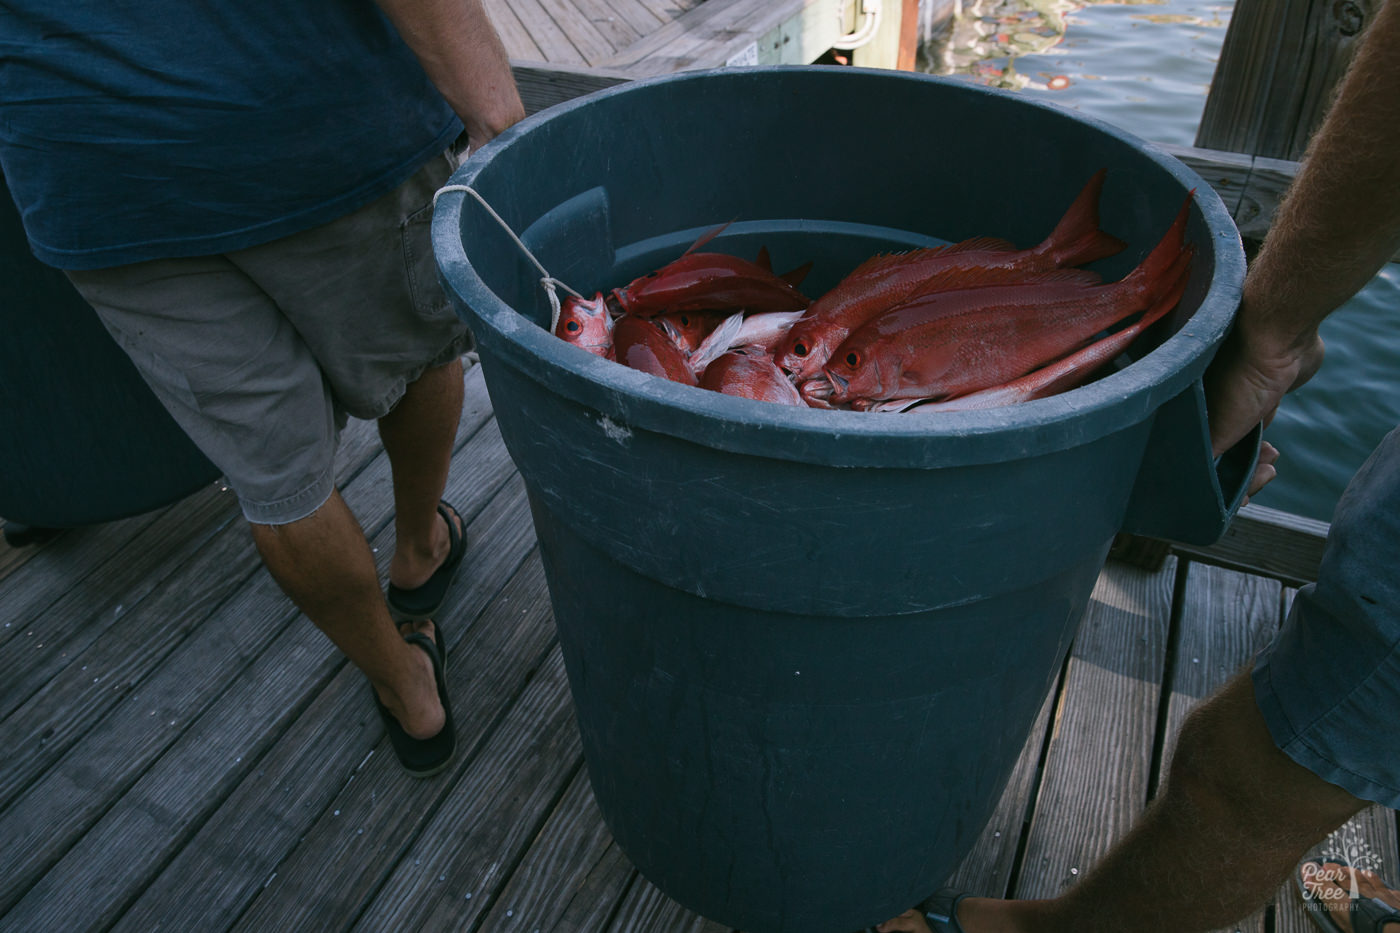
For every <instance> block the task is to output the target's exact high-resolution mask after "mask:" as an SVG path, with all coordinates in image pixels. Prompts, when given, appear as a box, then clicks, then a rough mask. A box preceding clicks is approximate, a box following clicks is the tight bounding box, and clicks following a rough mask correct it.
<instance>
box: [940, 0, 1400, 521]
mask: <svg viewBox="0 0 1400 933" xmlns="http://www.w3.org/2000/svg"><path fill="white" fill-rule="evenodd" d="M1231 10H1232V4H1231V2H1230V0H1149V2H1136V3H1133V2H1129V3H1123V2H1076V3H1070V2H1065V0H970V2H964V3H963V5H962V9H961V13H960V15H959V16H958V17H956V18H955V20H954V22H953V24H952V26H951V28H950V29H949V30H948V31H947V32H946V33H945V34H944V35H942V36H940V37H938V39H937V40H936V41H934V42H931V43H929V44H928V45H927V46H925V48H924V49H923V50H921V53H920V67H921V68H922V70H924V71H928V72H931V73H934V74H944V75H953V76H955V77H956V78H957V79H958V80H966V81H971V82H976V83H980V84H987V85H991V86H994V87H1002V88H1009V89H1013V90H1015V91H1017V92H1018V93H1022V94H1024V95H1025V96H1026V97H1027V98H1029V99H1032V100H1040V101H1045V102H1049V103H1053V104H1058V105H1060V106H1064V107H1068V108H1070V109H1072V110H1078V111H1080V112H1082V113H1084V114H1086V115H1088V116H1092V117H1095V118H1097V119H1100V120H1105V121H1107V122H1109V123H1112V124H1114V125H1116V126H1118V127H1121V128H1122V129H1124V130H1127V131H1128V132H1130V133H1133V134H1136V135H1137V136H1140V137H1142V138H1144V139H1147V140H1150V141H1152V142H1158V143H1170V144H1175V145H1184V146H1189V145H1192V144H1193V143H1194V142H1195V138H1196V128H1197V126H1198V125H1199V123H1200V119H1201V112H1202V110H1203V109H1204V107H1205V100H1206V95H1207V93H1208V92H1209V90H1210V82H1211V78H1212V76H1213V75H1214V73H1215V64H1216V61H1217V60H1218V59H1219V56H1220V46H1221V44H1222V43H1223V42H1224V39H1225V29H1226V26H1227V25H1228V23H1229V18H1230V13H1231ZM1322 336H1323V339H1324V340H1325V341H1326V342H1327V362H1326V364H1325V365H1324V366H1323V368H1322V371H1321V372H1320V373H1318V375H1317V376H1316V377H1314V379H1313V380H1312V382H1310V383H1308V385H1306V386H1304V387H1303V388H1302V389H1300V390H1299V391H1297V392H1294V393H1291V394H1290V395H1288V396H1287V397H1285V399H1284V403H1283V405H1282V406H1281V407H1280V409H1279V414H1278V417H1277V418H1276V419H1275V421H1274V422H1273V424H1271V425H1270V426H1269V429H1268V431H1267V432H1266V433H1265V435H1264V436H1265V437H1266V438H1267V439H1268V440H1269V441H1270V442H1271V443H1273V444H1274V445H1275V446H1276V447H1278V448H1279V449H1280V450H1281V451H1282V452H1283V456H1282V459H1281V460H1280V461H1279V477H1278V479H1276V480H1274V482H1273V483H1271V484H1270V485H1269V487H1268V488H1267V489H1265V490H1264V492H1263V493H1261V494H1260V495H1259V496H1258V497H1257V498H1256V500H1255V501H1256V502H1258V503H1259V504H1261V505H1267V506H1271V507H1273V508H1278V509H1284V510H1285V511H1289V512H1296V513H1298V514H1302V515H1308V516H1311V517H1314V518H1319V519H1323V520H1327V519H1329V518H1330V517H1331V514H1332V509H1333V507H1334V505H1335V504H1336V501H1337V498H1338V496H1340V494H1341V491H1342V489H1343V488H1344V487H1345V486H1346V483H1347V481H1348V480H1349V479H1350V478H1351V475H1352V474H1353V473H1354V472H1355V471H1356V468H1357V467H1359V466H1360V465H1361V463H1362V461H1363V460H1365V458H1366V457H1367V456H1368V455H1369V453H1370V451H1371V450H1372V449H1373V448H1374V447H1375V446H1376V444H1378V443H1379V442H1380V439H1381V438H1382V437H1384V436H1385V434H1386V433H1387V432H1388V431H1389V430H1390V429H1391V428H1393V427H1395V425H1396V424H1397V423H1400V265H1397V264H1395V263H1391V264H1390V266H1388V267H1387V269H1386V270H1384V271H1383V272H1382V273H1381V274H1380V275H1378V276H1377V277H1376V279H1375V280H1374V281H1373V282H1372V283H1371V284H1370V285H1369V286H1367V288H1366V289H1365V290H1364V291H1362V293H1361V294H1360V295H1358V296H1357V297H1356V298H1354V299H1353V300H1352V301H1350V302H1348V303H1347V304H1346V305H1345V306H1344V307H1343V308H1342V309H1341V310H1339V311H1337V312H1336V313H1335V314H1333V315H1332V316H1331V317H1330V318H1329V319H1328V320H1327V322H1326V323H1325V324H1324V325H1323V328H1322Z"/></svg>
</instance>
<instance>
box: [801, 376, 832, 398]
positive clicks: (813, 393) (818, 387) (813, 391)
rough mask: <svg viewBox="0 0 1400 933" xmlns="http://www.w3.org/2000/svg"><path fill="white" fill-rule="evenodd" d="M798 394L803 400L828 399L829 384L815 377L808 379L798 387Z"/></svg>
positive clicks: (829, 394)
mask: <svg viewBox="0 0 1400 933" xmlns="http://www.w3.org/2000/svg"><path fill="white" fill-rule="evenodd" d="M798 392H800V393H801V395H802V397H803V398H809V399H811V398H815V399H825V398H829V397H830V396H831V382H830V381H829V380H827V379H823V378H822V377H821V376H817V377H815V378H812V379H808V380H807V381H806V382H804V383H802V385H800V386H798Z"/></svg>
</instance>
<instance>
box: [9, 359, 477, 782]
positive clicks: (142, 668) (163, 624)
mask: <svg viewBox="0 0 1400 933" xmlns="http://www.w3.org/2000/svg"><path fill="white" fill-rule="evenodd" d="M467 385H468V386H469V391H468V392H467V398H468V399H470V403H468V404H464V406H463V408H464V415H463V421H462V428H463V430H464V431H475V430H476V429H477V428H479V427H480V425H481V424H482V423H483V422H484V421H485V417H486V413H487V412H488V411H489V409H485V410H484V409H483V406H484V405H485V404H486V403H487V400H486V398H485V385H484V382H483V380H482V379H481V378H480V374H479V372H477V373H475V374H474V375H472V377H471V378H470V379H469V380H468V382H467ZM359 424H361V425H363V427H361V428H358V429H356V430H354V431H353V432H349V440H348V442H347V444H346V445H345V446H343V447H342V449H341V451H340V457H339V459H338V463H339V464H340V469H339V475H340V476H341V477H343V478H344V480H345V482H346V483H347V485H346V496H347V502H349V504H350V505H351V508H352V509H353V508H356V507H357V504H358V502H359V501H360V490H361V489H362V488H367V487H369V486H374V485H376V484H377V485H378V486H379V487H380V488H381V489H382V488H386V487H384V483H385V482H386V481H387V463H385V462H384V460H383V455H382V451H380V448H379V447H378V444H377V441H376V440H375V439H374V438H375V436H376V435H375V432H374V429H373V426H372V425H364V423H363V422H360V423H359ZM376 456H378V458H379V460H380V464H379V467H378V469H377V470H376V469H367V468H366V466H365V464H366V463H368V462H370V461H373V460H374V459H375V457H376ZM503 468H504V467H503ZM357 481H358V482H357ZM387 495H389V494H381V495H378V496H377V497H375V498H377V499H378V500H379V501H380V502H381V507H380V508H379V509H378V510H377V512H374V513H372V514H370V516H369V517H370V518H371V519H373V521H372V524H371V527H372V528H373V527H382V526H383V525H384V524H386V523H387V522H388V510H387V508H385V507H382V503H384V502H388V501H390V499H389V498H386V496H387ZM186 505H187V506H190V507H191V508H193V507H194V506H195V505H197V503H192V502H189V501H188V500H187V503H186ZM225 505H227V506H228V508H229V509H231V510H232V511H234V512H236V507H235V506H233V505H232V504H230V503H225ZM359 511H360V512H361V514H362V517H364V512H365V509H364V508H362V507H361V508H359ZM172 514H174V515H175V516H176V519H175V523H176V524H177V525H178V515H179V513H178V512H175V513H172ZM160 529H161V526H160V525H159V524H156V525H153V526H151V528H150V529H148V530H149V532H150V533H152V534H158V533H160ZM138 540H139V539H138ZM187 546H188V548H189V553H187V554H185V555H183V556H182V557H181V560H183V561H184V563H183V564H182V566H181V568H180V574H181V576H180V578H179V579H180V580H183V581H184V582H183V584H181V583H179V582H176V581H174V580H172V582H171V583H170V585H167V586H163V587H161V588H159V589H157V590H155V591H153V592H152V593H151V594H150V595H149V598H147V599H145V600H144V601H137V602H136V603H135V604H134V605H132V606H130V607H128V608H127V609H126V610H125V611H124V612H123V613H122V614H121V615H120V618H117V619H113V620H112V621H111V623H110V624H104V625H98V624H97V623H96V620H89V621H88V622H87V623H86V624H87V625H88V626H90V627H91V628H92V629H94V630H96V631H94V632H93V634H92V636H91V637H92V640H91V642H90V643H89V644H88V645H86V646H85V647H84V649H83V650H82V651H81V653H77V654H76V656H75V657H74V658H72V659H71V663H69V664H68V665H67V666H66V667H64V668H63V669H62V670H60V671H58V672H57V673H53V674H51V675H50V679H49V680H48V681H47V682H46V683H44V684H43V686H42V688H41V689H39V690H38V691H37V692H36V693H35V694H34V695H33V696H32V697H30V698H29V699H28V700H27V701H26V702H25V703H24V704H23V705H22V706H21V707H20V708H18V709H17V710H14V711H13V712H12V713H11V714H10V715H8V716H7V717H6V718H5V719H4V721H3V722H0V741H8V742H13V743H15V744H14V745H12V746H11V747H13V748H16V749H21V750H22V751H21V752H20V753H19V754H15V755H10V756H6V757H5V758H4V759H0V807H4V806H7V805H8V804H9V803H10V802H11V801H12V800H13V799H14V797H15V796H16V795H17V794H18V793H19V792H20V791H21V790H22V789H23V788H25V787H26V786H27V785H28V784H29V783H30V782H31V781H33V780H36V779H37V778H38V776H39V775H41V774H42V773H43V772H44V770H45V769H46V768H48V767H51V766H52V765H53V764H54V763H55V762H57V761H58V760H60V758H61V757H62V756H63V755H64V754H65V753H66V752H67V750H68V748H69V747H70V746H71V745H73V744H74V743H75V742H77V741H79V740H80V739H81V738H82V737H83V736H84V735H85V734H86V733H87V731H88V730H89V729H91V728H93V727H94V726H95V725H96V724H97V723H99V722H101V721H103V720H105V718H106V717H107V716H108V714H109V712H110V711H111V709H112V707H113V705H114V704H115V703H117V702H118V701H119V700H121V698H122V697H123V696H125V695H126V694H127V693H129V692H131V691H132V690H135V689H138V688H139V686H140V685H141V684H142V683H143V682H144V680H145V678H146V677H147V676H148V674H150V672H152V671H156V670H158V668H159V667H160V666H161V665H162V664H163V663H164V659H165V658H166V657H167V656H168V655H169V654H170V653H171V652H172V651H174V650H175V649H176V647H177V646H178V645H179V644H180V642H181V640H182V639H184V638H186V637H187V636H188V635H189V634H190V633H191V632H192V631H194V630H195V629H196V628H197V627H199V626H201V625H203V624H205V622H206V620H207V619H208V618H209V617H210V615H211V614H213V613H215V612H217V611H218V610H219V607H220V606H221V604H222V603H223V602H224V601H225V600H226V599H228V598H230V597H231V596H232V595H233V594H235V593H236V592H237V591H238V590H239V589H240V588H242V587H243V586H245V585H247V584H248V583H249V581H251V580H253V579H254V577H255V576H256V575H258V574H259V573H260V571H259V569H258V568H259V566H260V563H259V560H258V557H257V555H256V552H255V551H254V549H253V545H252V541H251V538H250V537H249V535H248V532H247V530H246V526H245V525H244V523H243V521H242V519H241V516H237V515H231V516H229V517H228V518H227V520H226V521H224V523H223V524H221V525H220V526H219V528H218V529H217V531H216V533H215V534H214V535H213V536H212V537H210V538H208V539H207V540H205V541H203V542H202V543H201V544H199V546H198V547H195V546H193V544H190V543H188V542H187ZM133 547H134V545H133V546H129V547H128V548H127V549H128V550H130V549H133ZM263 585H265V584H263ZM79 615H81V614H80V613H79ZM103 621H104V622H105V621H106V620H103ZM76 624H77V625H79V626H81V625H83V624H84V622H83V620H82V619H81V618H78V619H77V621H76ZM35 666H36V667H37V666H38V665H35ZM104 728H107V726H104Z"/></svg>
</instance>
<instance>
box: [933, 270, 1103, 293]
mask: <svg viewBox="0 0 1400 933" xmlns="http://www.w3.org/2000/svg"><path fill="white" fill-rule="evenodd" d="M1102 281H1103V277H1102V276H1101V275H1099V274H1098V273H1097V272H1092V271H1090V270H1088V269H1051V270H1049V271H1048V272H1035V273H1031V274H1029V275H1028V274H1026V273H1025V272H1024V271H1021V270H1017V269H997V268H992V269H965V270H959V271H955V272H946V273H940V274H938V275H934V276H930V277H929V280H928V281H927V282H926V283H925V284H924V286H923V287H922V288H920V289H918V290H917V291H916V292H915V293H914V294H913V295H911V296H910V297H909V298H908V299H907V300H908V301H914V300H917V299H920V298H926V297H928V296H929V295H932V294H936V293H938V292H952V291H963V290H965V289H970V288H988V287H990V286H993V285H1041V284H1046V283H1050V282H1055V283H1059V284H1066V283H1071V284H1079V285H1098V284H1099V283H1101V282H1102Z"/></svg>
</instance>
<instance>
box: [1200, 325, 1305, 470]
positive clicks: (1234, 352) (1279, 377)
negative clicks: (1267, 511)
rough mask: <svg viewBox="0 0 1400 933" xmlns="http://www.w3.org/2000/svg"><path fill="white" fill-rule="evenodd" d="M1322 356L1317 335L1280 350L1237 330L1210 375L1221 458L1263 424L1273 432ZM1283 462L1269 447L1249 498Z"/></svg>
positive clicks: (1215, 446)
mask: <svg viewBox="0 0 1400 933" xmlns="http://www.w3.org/2000/svg"><path fill="white" fill-rule="evenodd" d="M1322 357H1323V345H1322V338H1321V337H1319V336H1318V335H1317V334H1316V332H1314V333H1312V334H1310V335H1309V336H1308V337H1307V338H1306V339H1304V340H1302V341H1299V342H1295V343H1291V344H1287V345H1283V346H1279V345H1278V344H1276V343H1273V342H1271V341H1269V340H1268V339H1267V338H1263V337H1258V336H1255V335H1252V334H1251V333H1249V331H1248V330H1247V329H1246V328H1245V327H1244V326H1236V328H1235V330H1234V331H1232V332H1231V334H1230V336H1229V337H1227V338H1226V340H1225V343H1224V345H1223V346H1221V348H1220V352H1219V353H1218V354H1217V355H1216V357H1215V360H1214V362H1212V363H1211V366H1210V369H1208V370H1207V371H1206V376H1205V387H1206V410H1207V412H1208V414H1209V416H1210V441H1211V449H1212V452H1213V453H1214V454H1215V456H1217V457H1218V456H1220V455H1221V454H1222V453H1224V452H1225V451H1227V450H1229V449H1230V448H1231V447H1233V446H1234V445H1235V444H1237V443H1238V442H1239V441H1240V440H1241V439H1243V438H1244V436H1245V435H1247V434H1248V433H1249V432H1250V431H1251V430H1252V429H1253V428H1254V426H1255V425H1256V424H1258V423H1259V422H1261V421H1262V422H1263V423H1264V425H1265V426H1266V427H1267V426H1268V424H1269V423H1270V422H1271V421H1273V420H1274V415H1275V414H1276V413H1277V411H1278V406H1279V402H1280V400H1282V398H1283V396H1284V395H1285V394H1286V393H1288V392H1291V391H1293V390H1294V389H1296V388H1298V387H1299V386H1301V385H1302V384H1303V383H1305V382H1307V381H1308V380H1309V379H1311V378H1312V377H1313V374H1314V373H1316V372H1317V370H1318V368H1319V367H1320V366H1321V365H1322ZM1277 459H1278V450H1276V449H1275V448H1274V447H1273V445H1272V444H1269V443H1265V444H1263V445H1262V447H1261V448H1260V451H1259V464H1258V466H1257V467H1256V468H1255V471H1254V476H1253V477H1252V478H1251V480H1250V483H1249V488H1248V490H1247V493H1248V495H1251V496H1252V495H1254V494H1255V493H1256V492H1258V491H1259V490H1260V489H1262V488H1264V486H1265V485H1266V484H1267V483H1268V482H1269V481H1270V480H1272V479H1273V478H1274V476H1275V475H1276V474H1277V470H1276V469H1275V468H1274V462H1275V461H1276V460H1277Z"/></svg>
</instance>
